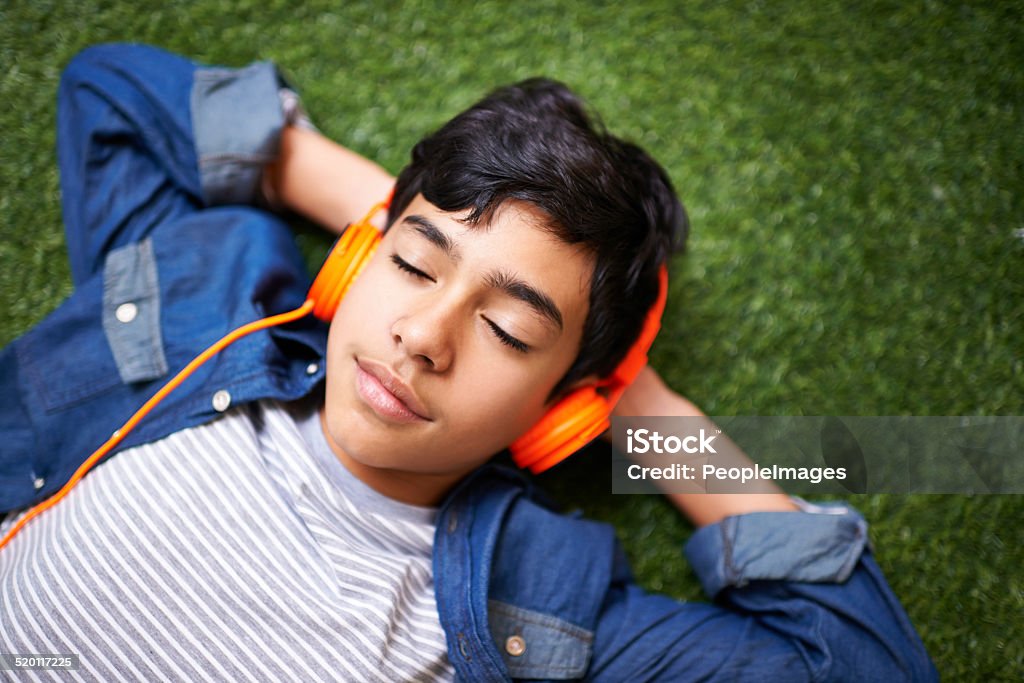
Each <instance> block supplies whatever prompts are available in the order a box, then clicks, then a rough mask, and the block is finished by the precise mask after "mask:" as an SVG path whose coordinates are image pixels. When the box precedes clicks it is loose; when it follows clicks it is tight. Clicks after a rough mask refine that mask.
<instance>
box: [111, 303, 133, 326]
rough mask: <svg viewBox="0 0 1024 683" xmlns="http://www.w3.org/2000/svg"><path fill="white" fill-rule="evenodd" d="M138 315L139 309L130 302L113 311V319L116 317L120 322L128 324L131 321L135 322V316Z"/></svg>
mask: <svg viewBox="0 0 1024 683" xmlns="http://www.w3.org/2000/svg"><path fill="white" fill-rule="evenodd" d="M138 314H139V307H138V306H136V305H135V304H133V303H131V302H129V303H126V304H121V305H120V306H118V307H117V310H116V311H114V317H116V318H117V319H118V320H119V321H120V322H123V323H130V322H131V321H133V320H135V316H137V315H138Z"/></svg>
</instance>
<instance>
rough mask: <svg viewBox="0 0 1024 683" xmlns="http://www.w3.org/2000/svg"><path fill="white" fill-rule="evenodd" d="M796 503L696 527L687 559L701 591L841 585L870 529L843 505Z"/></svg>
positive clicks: (860, 550) (857, 515) (707, 592)
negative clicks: (754, 585) (754, 584)
mask: <svg viewBox="0 0 1024 683" xmlns="http://www.w3.org/2000/svg"><path fill="white" fill-rule="evenodd" d="M794 502H795V503H796V504H797V505H798V506H799V507H800V508H801V510H802V511H800V512H754V513H750V514H745V515H737V516H735V517H726V518H725V519H724V520H722V521H721V522H718V523H717V524H710V525H708V526H705V527H703V528H701V529H699V530H698V531H697V532H696V533H694V535H693V536H692V537H691V538H690V541H689V542H688V543H687V544H686V556H687V559H689V561H690V564H691V566H693V569H694V571H695V572H696V573H697V576H698V578H699V579H700V582H701V585H702V586H703V587H704V592H705V593H706V594H707V595H708V597H711V598H714V597H715V596H716V595H718V593H719V592H720V591H721V590H722V589H723V588H725V587H727V586H744V585H746V584H748V583H750V582H751V581H759V580H773V581H809V582H831V583H842V582H843V581H846V580H847V579H848V578H849V577H850V574H851V573H852V572H853V570H854V568H855V567H856V566H857V560H859V559H860V556H861V554H862V553H863V552H864V549H865V547H866V546H867V542H868V533H867V531H868V525H867V522H865V521H864V518H863V517H861V516H860V514H859V513H857V512H856V511H855V510H853V509H851V508H848V507H846V506H844V505H838V504H833V505H813V504H811V503H806V502H804V501H803V500H800V499H794Z"/></svg>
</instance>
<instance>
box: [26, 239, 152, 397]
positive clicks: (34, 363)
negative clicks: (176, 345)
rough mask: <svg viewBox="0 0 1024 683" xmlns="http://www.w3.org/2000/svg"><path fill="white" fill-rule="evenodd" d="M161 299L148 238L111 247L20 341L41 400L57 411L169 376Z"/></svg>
mask: <svg viewBox="0 0 1024 683" xmlns="http://www.w3.org/2000/svg"><path fill="white" fill-rule="evenodd" d="M159 304H160V293H159V286H158V280H157V274H156V261H155V259H154V258H153V249H152V246H151V245H150V243H149V241H148V240H146V241H144V242H140V243H136V244H130V245H127V246H124V247H121V248H119V249H116V250H114V251H112V252H110V254H109V255H108V256H107V260H106V263H105V266H104V269H103V274H102V276H100V275H99V274H97V275H96V276H94V277H93V278H91V279H89V280H88V281H86V282H85V283H83V284H82V285H81V286H80V287H79V288H78V289H77V290H76V291H75V293H74V294H73V295H72V296H71V297H69V298H68V299H67V300H65V301H64V303H62V304H61V306H60V307H59V308H57V310H55V311H54V312H53V313H51V314H50V315H49V316H47V318H46V319H44V320H43V321H42V322H41V323H39V325H37V326H36V327H35V328H34V329H33V330H32V331H30V332H29V333H28V334H26V335H25V337H23V338H22V339H21V340H20V342H19V343H18V345H17V352H18V359H19V365H20V366H21V368H22V369H23V371H24V377H25V380H26V382H27V384H28V387H29V388H30V391H31V392H32V394H33V395H34V396H35V397H36V399H37V400H38V401H39V404H40V407H41V408H42V409H43V410H44V411H45V412H47V413H53V412H57V411H60V410H64V409H66V408H70V407H72V406H74V405H77V404H79V403H81V402H83V401H87V400H90V399H92V398H93V397H95V396H97V395H99V394H103V393H106V392H108V391H110V390H112V389H114V388H115V387H118V386H122V385H124V384H132V383H137V382H146V381H150V380H153V379H157V378H159V377H162V376H164V375H166V374H167V360H166V357H165V354H164V348H163V338H162V335H161V331H160V305H159Z"/></svg>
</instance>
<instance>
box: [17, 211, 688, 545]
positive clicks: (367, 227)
mask: <svg viewBox="0 0 1024 683" xmlns="http://www.w3.org/2000/svg"><path fill="white" fill-rule="evenodd" d="M390 202H391V198H390V197H389V198H388V199H387V200H386V201H384V202H380V203H379V204H376V205H375V206H374V207H373V208H372V209H370V211H369V212H368V213H367V214H366V215H365V216H364V217H363V218H362V219H361V220H360V221H359V222H358V223H355V224H353V225H350V226H349V227H348V228H347V229H346V230H345V232H344V233H343V234H342V236H341V237H340V238H338V241H337V242H336V243H335V245H334V247H332V248H331V251H330V253H329V254H328V255H327V258H326V259H325V260H324V264H323V266H321V268H320V272H319V273H318V274H317V276H316V279H314V280H313V284H312V285H311V286H310V288H309V294H308V295H307V298H306V301H305V303H303V304H302V305H301V306H300V307H298V308H296V309H295V310H292V311H288V312H286V313H281V314H278V315H273V316H270V317H267V318H263V319H262V320H257V321H255V322H252V323H249V324H248V325H243V326H242V327H239V328H238V329H236V330H233V331H232V332H229V333H228V334H227V335H225V336H224V337H223V338H221V339H220V340H218V341H217V342H215V343H214V344H213V345H211V346H210V347H209V348H207V349H206V350H205V351H203V352H202V353H200V354H199V355H198V356H196V357H195V358H194V359H192V361H190V362H189V363H188V365H186V366H185V367H184V368H182V370H181V371H180V372H178V374H177V375H175V376H174V377H173V378H172V379H171V380H170V381H169V382H167V384H165V385H164V386H162V387H161V388H160V389H159V390H158V391H157V392H156V394H154V395H153V397H152V398H150V399H149V400H148V401H146V403H144V404H143V405H142V407H141V408H139V409H138V410H137V411H136V412H135V414H134V415H132V416H131V418H129V420H128V421H127V422H125V423H124V425H122V426H121V428H120V429H118V430H117V431H115V432H114V434H113V435H112V436H111V437H110V438H109V439H107V441H106V442H105V443H104V444H103V445H102V446H100V447H99V448H98V449H96V451H94V452H93V453H92V455H90V456H89V457H88V458H86V460H85V461H84V462H83V463H82V464H81V465H80V466H79V468H78V469H77V470H76V471H75V473H74V474H73V475H72V476H71V478H70V479H69V480H68V481H67V483H65V484H64V486H63V487H61V489H60V490H59V491H57V492H56V493H54V494H53V495H52V496H50V497H49V498H47V499H46V500H44V501H42V502H41V503H39V504H38V505H36V506H35V507H33V508H32V509H31V510H29V511H28V512H27V513H26V514H25V515H23V516H22V517H21V519H19V520H18V522H17V523H16V524H15V525H14V526H13V527H12V528H11V529H10V530H9V531H8V532H7V534H6V535H5V536H4V537H3V538H2V539H0V548H3V547H4V546H5V545H7V543H8V542H9V541H10V540H11V539H12V538H13V537H14V535H15V534H17V533H18V531H20V530H21V529H22V528H23V527H24V526H25V525H26V524H27V523H28V522H29V520H31V519H32V518H33V517H35V516H37V515H39V514H41V513H42V512H44V511H45V510H47V509H49V508H51V507H53V506H54V505H56V504H57V503H58V502H59V501H60V500H61V499H62V498H63V497H64V496H65V495H67V493H68V492H69V491H70V490H71V489H72V488H73V487H74V486H75V484H77V483H78V482H79V481H80V480H81V479H82V477H84V476H85V475H86V473H87V472H88V471H89V470H91V469H92V468H93V466H94V465H96V463H98V462H99V461H100V460H101V459H102V458H103V456H105V455H106V454H107V453H109V452H110V451H111V450H112V449H113V448H114V447H115V446H117V444H119V443H120V442H121V441H122V440H123V439H124V438H125V436H127V435H128V433H129V432H130V431H131V430H132V429H134V428H135V426H136V425H137V424H138V423H139V421H140V420H142V418H143V417H145V416H146V415H147V414H148V413H149V412H150V411H151V410H152V409H153V408H155V407H156V406H157V404H159V403H160V401H162V400H163V399H164V398H165V397H166V396H167V395H168V394H170V393H171V392H172V391H174V390H175V389H176V388H177V387H178V386H179V385H180V384H181V383H182V382H184V381H185V380H186V379H187V378H188V377H189V376H190V375H191V374H192V373H193V372H194V371H195V370H196V368H198V367H199V366H201V365H202V364H203V363H205V362H206V361H207V360H209V359H210V358H211V357H213V356H214V355H216V354H217V353H219V352H220V351H222V350H223V349H224V348H225V347H227V346H229V345H230V344H232V343H234V342H235V341H237V340H238V339H240V338H242V337H244V336H246V335H249V334H251V333H253V332H256V331H257V330H262V329H265V328H268V327H274V326H276V325H283V324H285V323H288V322H292V321H294V320H298V319H299V318H303V317H305V316H306V315H308V314H309V313H313V315H315V316H316V317H317V318H319V319H320V320H323V321H325V322H330V321H331V319H332V318H333V317H334V312H335V311H336V310H337V309H338V304H339V303H340V302H341V299H342V297H344V296H345V293H346V292H347V291H348V288H349V287H350V286H351V285H352V282H354V281H355V279H356V277H357V276H358V275H359V273H360V272H361V271H362V269H363V268H364V267H365V266H366V264H367V263H368V262H369V260H370V257H371V256H373V253H374V251H376V249H377V247H378V245H379V244H380V241H381V238H382V234H381V232H380V230H378V229H377V228H376V227H374V225H373V224H372V223H370V220H371V219H372V218H373V216H374V215H376V213H377V212H378V211H380V210H381V209H383V208H386V207H387V206H388V205H389V204H390ZM658 276H659V292H658V299H657V300H656V301H655V303H654V306H652V307H651V310H650V311H649V312H648V313H647V319H646V321H645V322H644V328H643V331H642V332H641V333H640V337H639V338H638V339H637V341H636V342H635V343H634V344H633V346H632V348H630V350H629V353H628V354H626V357H625V358H624V359H623V361H622V362H621V363H619V365H618V367H616V368H615V370H614V371H613V372H612V374H611V375H610V376H608V377H606V378H604V379H602V380H601V381H599V382H597V383H596V384H593V385H588V386H584V387H581V388H579V389H576V390H575V391H573V392H572V393H571V394H569V395H568V396H566V397H565V398H563V399H562V400H560V401H559V402H558V403H557V404H555V405H554V406H553V407H552V408H551V409H550V410H549V411H548V412H547V413H546V414H545V415H544V417H542V418H541V419H540V420H539V421H538V422H537V424H535V425H534V426H533V427H532V428H530V430H529V431H527V432H526V433H525V434H523V435H522V436H520V437H519V438H518V439H516V440H515V441H514V442H513V443H512V445H511V446H509V450H511V452H512V459H513V460H514V461H515V463H516V464H517V465H518V466H519V467H521V468H524V469H525V468H529V469H530V471H531V472H533V473H534V474H537V473H540V472H543V471H544V470H546V469H548V468H550V467H552V466H554V465H556V464H557V463H559V462H561V461H562V460H564V459H565V458H567V457H569V456H570V455H572V454H573V453H575V452H576V451H578V450H579V449H580V448H582V447H583V446H585V445H587V444H588V443H590V442H591V441H593V440H594V439H595V438H597V436H598V435H600V434H601V432H603V431H604V430H606V429H607V428H608V427H609V425H610V423H611V422H610V416H611V412H612V408H614V407H615V404H616V403H617V402H618V400H619V397H620V396H621V395H622V392H623V391H625V390H626V387H628V386H629V385H630V384H631V383H632V382H633V380H635V379H636V376H637V375H638V374H639V373H640V370H642V369H643V367H644V366H645V365H646V364H647V352H648V351H649V350H650V348H651V344H653V343H654V338H655V336H657V334H658V329H659V328H660V327H661V315H662V312H663V311H664V310H665V299H666V296H667V293H668V273H667V271H666V269H665V267H664V266H662V267H661V270H660V271H659V274H658Z"/></svg>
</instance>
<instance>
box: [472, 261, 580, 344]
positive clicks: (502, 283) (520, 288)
mask: <svg viewBox="0 0 1024 683" xmlns="http://www.w3.org/2000/svg"><path fill="white" fill-rule="evenodd" d="M486 280H487V284H488V285H490V286H491V287H493V288H495V289H500V290H501V291H503V292H505V293H506V294H508V295H509V296H510V297H512V298H513V299H518V300H519V301H522V302H523V303H525V304H526V305H528V306H529V307H530V308H532V309H533V310H534V311H536V312H537V313H538V314H540V315H541V317H544V318H547V319H548V320H549V321H551V322H553V323H554V324H555V325H557V326H558V329H559V330H561V329H563V325H562V312H561V311H559V310H558V306H556V305H555V302H554V301H552V300H551V297H549V296H548V295H547V294H545V293H544V292H542V291H540V290H539V289H536V288H535V287H531V286H530V285H528V284H526V283H525V282H523V281H522V280H520V279H519V278H517V277H516V276H514V275H511V274H509V273H507V272H505V271H503V270H499V271H497V272H493V273H488V275H487V278H486Z"/></svg>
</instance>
